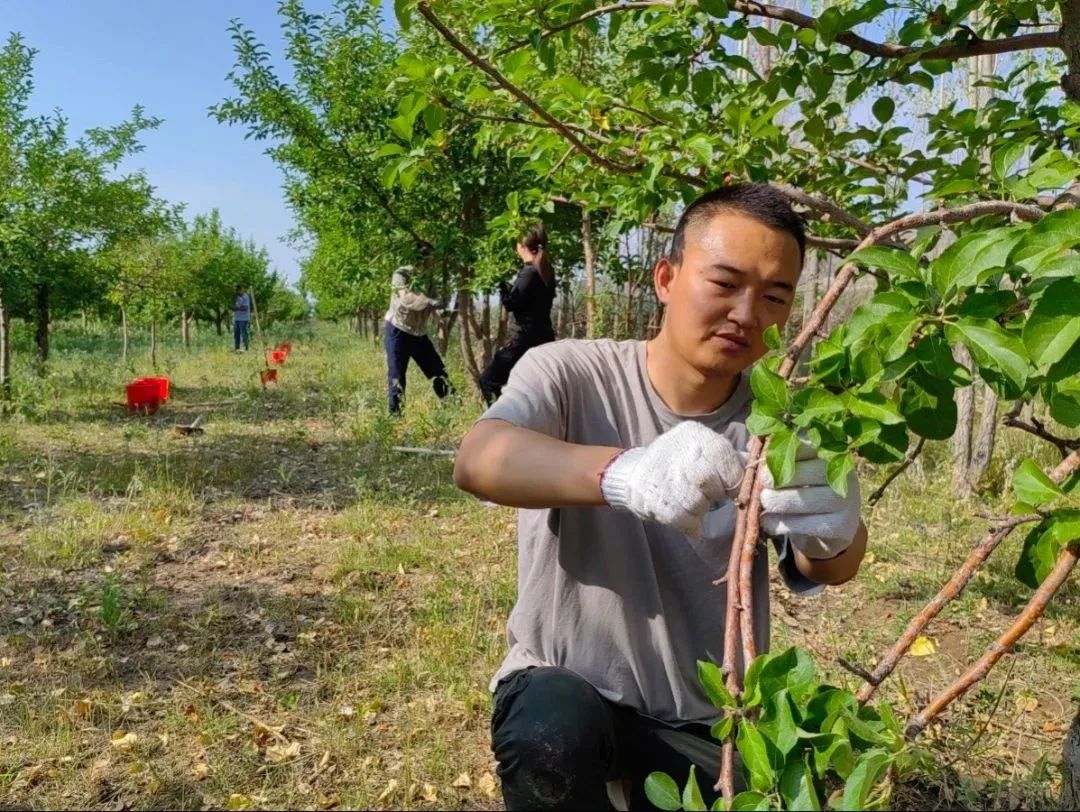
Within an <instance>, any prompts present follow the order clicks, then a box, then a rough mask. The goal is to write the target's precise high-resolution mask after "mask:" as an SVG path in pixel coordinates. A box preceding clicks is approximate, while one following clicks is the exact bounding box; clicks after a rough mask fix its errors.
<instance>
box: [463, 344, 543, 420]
mask: <svg viewBox="0 0 1080 812" xmlns="http://www.w3.org/2000/svg"><path fill="white" fill-rule="evenodd" d="M554 338H555V336H554V335H552V336H541V337H540V338H538V339H533V340H526V339H522V340H511V341H510V343H509V344H507V345H506V346H505V347H502V348H501V349H499V350H497V351H496V352H495V354H494V355H493V356H492V357H491V360H490V361H489V362H488V365H487V366H486V367H484V371H483V372H481V373H480V392H481V394H483V396H484V401H485V402H486V403H487V405H488V406H490V405H491V404H492V403H494V402H495V401H496V400H497V399H498V397H499V395H501V394H502V388H503V387H504V386H506V382H507V381H508V380H510V370H512V369H513V368H514V365H515V364H517V362H518V361H520V360H521V356H523V355H524V354H525V353H527V352H528V351H529V350H531V349H532V348H533V347H538V346H540V345H541V344H547V343H548V342H549V341H553V340H554Z"/></svg>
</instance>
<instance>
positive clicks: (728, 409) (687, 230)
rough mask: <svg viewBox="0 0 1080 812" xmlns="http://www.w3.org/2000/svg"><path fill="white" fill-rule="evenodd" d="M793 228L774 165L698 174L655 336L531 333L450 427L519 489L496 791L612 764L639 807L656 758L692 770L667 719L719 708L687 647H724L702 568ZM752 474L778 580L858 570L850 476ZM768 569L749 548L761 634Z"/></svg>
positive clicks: (544, 786) (805, 463)
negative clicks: (844, 493) (466, 417)
mask: <svg viewBox="0 0 1080 812" xmlns="http://www.w3.org/2000/svg"><path fill="white" fill-rule="evenodd" d="M804 243H805V237H804V234H803V228H802V223H801V221H800V220H799V218H798V217H797V216H796V215H795V214H794V213H793V212H792V211H791V209H790V206H789V205H788V204H787V202H786V201H785V200H784V199H783V198H782V197H780V195H779V194H778V193H776V192H775V191H773V190H772V189H770V188H769V187H768V186H765V185H756V184H752V185H742V186H729V187H725V188H723V189H721V190H718V191H717V192H713V193H710V194H708V195H705V196H704V197H702V198H701V199H699V200H698V201H696V202H695V203H694V204H692V205H691V206H690V207H688V208H687V210H686V211H685V212H684V214H683V216H682V218H681V219H680V221H679V224H678V225H677V226H676V229H675V234H674V237H673V240H672V251H671V254H670V256H669V257H666V258H664V259H662V260H661V261H660V262H658V263H657V266H656V269H655V271H654V282H655V286H656V292H657V296H658V298H659V300H660V301H661V302H662V303H663V304H664V305H665V307H666V314H665V319H664V324H663V327H662V328H661V331H660V333H659V335H658V336H657V337H656V338H655V339H653V340H652V341H650V342H638V341H626V342H614V341H606V340H602V341H560V342H557V343H555V344H549V345H545V346H543V347H538V348H535V349H533V350H530V351H529V352H528V353H527V354H526V355H525V357H524V358H523V359H522V360H521V362H519V364H518V366H517V367H516V368H515V369H514V371H513V373H512V375H511V377H510V380H509V383H508V384H507V386H506V387H505V388H504V390H503V393H502V397H501V398H500V399H499V400H498V401H497V402H496V403H495V404H494V405H493V406H492V407H491V408H490V409H489V410H488V411H487V412H486V413H485V414H484V416H483V418H482V419H481V421H480V422H478V423H477V424H476V426H474V427H473V429H472V431H470V433H469V434H468V436H467V437H466V438H465V440H464V441H463V442H462V445H461V450H460V452H459V454H458V458H457V464H456V467H455V471H454V476H455V481H456V482H457V483H458V485H459V486H460V487H462V488H464V489H465V490H467V491H470V492H471V493H474V494H477V495H478V496H481V497H483V498H486V499H489V500H491V501H494V502H498V503H500V504H506V505H512V506H515V507H518V508H521V511H520V514H519V523H518V526H519V540H518V544H519V560H518V602H517V604H516V606H515V607H514V610H513V612H512V613H511V616H510V620H509V623H508V626H507V636H508V639H509V643H510V651H509V653H508V655H507V657H506V659H505V660H504V662H503V664H502V666H501V667H500V668H499V670H498V672H497V673H496V674H495V676H494V678H493V679H492V684H491V687H492V690H493V691H494V692H495V709H494V715H493V719H492V748H493V750H494V752H495V756H496V758H497V760H498V762H499V776H500V778H501V779H502V786H503V796H504V799H505V801H506V805H507V808H508V809H604V808H610V806H609V800H608V799H609V795H608V791H607V788H606V785H607V783H608V782H617V779H622V780H623V781H625V782H629V786H630V791H631V800H630V805H631V808H640V806H641V805H642V804H644V803H645V796H644V791H643V783H644V777H645V776H646V775H647V774H648V773H649V772H651V771H653V770H664V771H667V772H669V773H671V774H673V775H674V776H675V777H676V779H677V780H680V781H682V780H685V778H686V776H687V773H688V771H689V765H690V763H691V760H692V759H691V758H689V757H687V755H685V753H686V752H687V748H686V746H685V744H683V745H682V746H678V745H673V744H672V742H673V741H676V739H673V738H672V736H675V737H679V736H682V737H683V738H682V739H680V740H681V741H684V742H685V736H687V735H689V736H691V737H698V738H708V724H709V723H711V722H713V721H715V720H716V718H717V712H716V710H715V708H714V707H713V706H712V705H711V704H710V703H709V701H708V699H707V697H706V696H705V694H704V692H703V690H702V689H701V687H700V685H699V684H698V681H697V676H696V662H697V660H710V661H713V662H719V661H720V660H721V659H722V652H723V645H724V628H723V622H724V617H723V616H724V604H725V588H724V587H723V586H719V587H717V586H715V585H714V582H716V581H717V580H718V579H721V578H722V577H723V576H724V575H725V572H726V568H727V561H728V555H729V551H730V545H731V539H732V535H733V531H734V524H735V507H734V504H733V502H732V498H733V496H734V495H735V494H736V493H737V491H738V488H739V483H740V481H741V479H742V475H743V466H744V465H745V461H746V448H747V444H748V442H749V439H750V436H749V433H748V431H747V429H746V426H745V421H746V417H747V415H748V413H749V409H750V402H751V392H750V388H749V385H748V374H747V370H748V369H749V367H750V366H751V365H752V364H753V363H754V362H755V361H756V360H758V359H759V358H760V357H761V356H762V355H764V354H765V352H766V347H765V344H764V338H763V334H764V331H765V329H766V328H767V327H768V326H770V325H772V324H778V325H782V324H783V323H784V322H785V321H786V320H787V317H788V315H789V313H790V311H791V305H792V299H793V297H794V291H795V285H796V283H797V281H798V277H799V272H800V270H801V267H802V256H803V250H804ZM800 456H807V457H812V456H813V455H812V454H805V455H800ZM763 480H764V490H763V495H762V505H763V515H762V527H763V530H764V531H765V532H766V533H767V534H768V535H770V536H772V537H773V538H775V539H777V547H778V552H779V559H780V570H781V573H782V575H783V576H784V579H785V581H786V582H787V583H788V585H789V586H790V587H792V588H793V589H795V590H796V591H800V592H807V591H810V590H814V589H820V588H821V587H820V586H819V585H820V584H838V583H842V582H843V581H845V580H847V579H849V578H850V577H852V576H853V575H854V574H855V572H856V571H857V569H858V566H859V563H860V562H861V560H862V556H863V553H864V551H865V544H866V531H865V528H864V527H863V526H862V523H861V521H860V519H859V496H858V490H859V489H858V482H857V480H855V479H854V477H853V478H852V481H851V483H850V484H849V489H848V497H846V498H840V497H839V496H837V495H836V494H834V493H833V492H832V490H831V489H830V488H829V487H828V485H827V483H826V478H825V471H824V466H823V464H822V463H821V461H820V460H817V459H802V460H800V461H799V463H798V466H797V470H796V475H795V478H794V480H793V482H792V483H791V485H789V486H788V487H786V488H776V487H775V486H774V483H773V482H772V480H771V478H769V477H768V476H767V475H763ZM767 568H768V560H767V556H764V555H762V556H758V558H757V559H756V562H755V570H754V584H755V594H756V595H757V596H758V600H756V601H755V604H754V618H753V620H754V633H755V637H756V644H757V648H758V650H759V651H764V650H765V649H767V647H768V632H769V607H768V603H767V596H768V572H767ZM690 749H691V750H693V749H694V748H690ZM698 761H699V763H700V759H698ZM703 766H706V765H703ZM617 784H618V785H620V786H622V783H621V782H617Z"/></svg>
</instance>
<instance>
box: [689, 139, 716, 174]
mask: <svg viewBox="0 0 1080 812" xmlns="http://www.w3.org/2000/svg"><path fill="white" fill-rule="evenodd" d="M686 148H687V149H689V150H690V151H691V152H692V153H694V156H695V157H696V158H697V159H698V161H700V162H701V163H702V164H704V165H705V166H709V165H711V164H712V162H713V157H714V156H713V145H712V142H711V141H710V140H709V139H708V138H707V137H705V136H704V135H695V136H694V137H693V138H691V139H690V140H689V141H687V142H686Z"/></svg>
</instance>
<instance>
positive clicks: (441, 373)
mask: <svg viewBox="0 0 1080 812" xmlns="http://www.w3.org/2000/svg"><path fill="white" fill-rule="evenodd" d="M383 326H384V327H385V329H384V331H383V343H384V344H385V345H386V367H387V370H386V372H387V383H388V386H389V405H390V414H400V413H401V405H402V403H401V402H402V398H403V396H404V394H405V373H406V371H407V370H408V367H409V360H410V359H411V360H413V361H416V363H417V364H418V365H419V366H420V371H421V372H423V373H424V375H426V376H427V378H428V380H430V381H431V387H432V389H434V390H435V394H436V395H438V396H439V397H440V398H444V397H446V396H447V395H449V394H450V393H451V392H452V391H453V387H452V386H450V379H449V378H448V377H447V374H446V365H445V364H443V360H442V358H440V357H439V353H438V351H437V350H436V349H435V345H434V344H432V343H431V339H430V338H428V337H427V336H426V335H419V336H414V335H413V334H412V333H406V332H405V331H404V330H399V329H398V328H397V327H395V326H394V325H392V324H391V323H390V322H385V323H384V325H383Z"/></svg>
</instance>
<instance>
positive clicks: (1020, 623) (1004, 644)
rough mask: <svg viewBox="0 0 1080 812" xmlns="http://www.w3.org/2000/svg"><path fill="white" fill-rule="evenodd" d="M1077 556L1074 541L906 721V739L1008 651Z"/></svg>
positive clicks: (1079, 552)
mask: <svg viewBox="0 0 1080 812" xmlns="http://www.w3.org/2000/svg"><path fill="white" fill-rule="evenodd" d="M1078 558H1080V546H1078V545H1077V543H1076V542H1073V543H1072V544H1070V545H1069V546H1067V547H1066V548H1065V549H1064V550H1062V551H1061V555H1059V556H1058V560H1057V563H1056V564H1054V569H1053V570H1051V571H1050V574H1049V575H1047V576H1046V579H1045V580H1044V581H1043V582H1042V583H1041V584H1040V585H1039V588H1038V589H1036V590H1035V594H1034V595H1032V596H1031V600H1029V601H1028V602H1027V605H1026V606H1024V610H1023V611H1022V612H1021V613H1020V615H1019V616H1018V617H1017V618H1016V620H1015V621H1013V624H1012V625H1011V626H1010V627H1009V628H1008V629H1006V630H1005V632H1004V633H1002V635H1001V636H1000V637H998V639H997V640H995V641H994V642H993V643H992V644H991V645H990V646H989V648H987V650H986V653H985V654H983V656H982V657H980V658H979V660H978V662H976V663H975V665H973V666H972V667H971V668H969V669H968V670H967V672H966V673H965V674H963V675H962V676H960V677H959V678H958V679H957V680H956V681H955V682H953V684H952V685H950V686H949V687H948V688H946V689H945V690H944V691H942V692H941V693H939V694H938V695H937V696H935V697H934V698H933V699H932V700H931V701H930V704H929V705H927V706H926V707H925V708H923V709H922V710H921V711H919V713H918V714H916V716H915V717H914V718H913V719H912V720H911V721H910V722H909V723H908V726H907V730H906V731H905V735H906V736H907V737H908V738H909V739H913V738H915V737H916V736H918V735H919V734H920V733H921V732H922V731H923V730H925V729H926V726H927V725H928V724H930V722H932V721H933V720H934V719H935V718H936V717H937V716H938V714H940V713H941V712H942V711H943V710H945V708H947V707H948V706H949V705H950V704H951V703H952V702H953V701H954V700H956V699H958V698H959V697H961V696H963V694H964V692H966V691H967V690H968V689H969V688H970V687H971V686H972V685H974V684H975V683H977V682H979V681H980V680H982V679H983V678H984V677H986V675H987V674H988V673H989V672H990V669H991V668H993V667H994V665H995V663H997V661H998V660H1000V659H1001V658H1002V657H1004V656H1005V655H1006V654H1008V653H1009V651H1011V650H1012V647H1013V646H1014V645H1016V641H1018V640H1019V639H1020V638H1021V637H1023V636H1024V635H1025V634H1026V633H1027V631H1028V630H1029V629H1030V628H1031V627H1032V626H1033V625H1035V622H1036V621H1037V620H1038V619H1039V618H1040V617H1042V615H1043V612H1045V611H1046V606H1047V604H1048V603H1049V602H1050V599H1051V598H1053V597H1054V595H1055V594H1057V591H1058V590H1059V589H1061V587H1062V585H1063V584H1064V583H1065V581H1066V580H1068V577H1069V573H1070V572H1072V570H1073V567H1075V566H1076V561H1077V559H1078Z"/></svg>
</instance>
